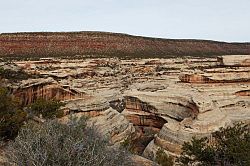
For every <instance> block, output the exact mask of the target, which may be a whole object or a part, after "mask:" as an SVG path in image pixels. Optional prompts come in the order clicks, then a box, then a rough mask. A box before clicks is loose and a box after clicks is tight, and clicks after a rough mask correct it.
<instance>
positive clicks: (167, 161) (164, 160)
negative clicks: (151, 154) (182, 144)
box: [155, 148, 174, 166]
mask: <svg viewBox="0 0 250 166" xmlns="http://www.w3.org/2000/svg"><path fill="white" fill-rule="evenodd" d="M155 160H156V162H157V163H158V164H160V165H161V166H173V165H174V161H173V158H172V157H171V156H168V155H167V154H166V153H165V152H164V150H163V149H162V148H159V149H158V150H157V152H156V158H155Z"/></svg>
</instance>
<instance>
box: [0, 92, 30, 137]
mask: <svg viewBox="0 0 250 166" xmlns="http://www.w3.org/2000/svg"><path fill="white" fill-rule="evenodd" d="M25 119H26V113H25V112H24V111H22V110H21V109H20V108H19V106H18V102H17V101H15V100H13V99H12V98H11V97H10V96H9V95H8V91H7V89H5V88H0V140H8V139H13V138H15V137H16V136H17V134H18V131H19V129H20V127H21V126H22V125H23V122H24V121H25Z"/></svg>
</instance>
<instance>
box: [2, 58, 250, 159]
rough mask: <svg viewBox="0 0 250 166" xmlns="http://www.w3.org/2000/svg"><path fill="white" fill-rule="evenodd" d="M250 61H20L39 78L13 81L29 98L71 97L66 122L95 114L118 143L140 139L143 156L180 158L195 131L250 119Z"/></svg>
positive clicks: (94, 122)
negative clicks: (159, 153) (161, 153)
mask: <svg viewBox="0 0 250 166" xmlns="http://www.w3.org/2000/svg"><path fill="white" fill-rule="evenodd" d="M249 62H250V55H244V56H243V55H238V56H235V55H228V56H219V57H217V58H203V59H201V58H190V57H185V58H169V59H166V58H165V59H158V58H155V59H130V60H121V59H117V58H102V59H98V58H93V59H85V60H68V59H50V60H46V59H45V60H44V59H41V60H39V61H16V62H15V65H16V67H15V65H13V64H12V68H14V69H17V68H18V69H23V71H24V72H25V73H27V74H28V75H30V74H32V73H33V75H36V77H38V78H33V79H28V80H21V81H16V82H10V83H6V85H7V86H8V87H9V89H11V90H12V93H13V95H14V96H16V97H19V98H21V101H23V104H29V103H31V102H33V101H34V100H35V99H36V98H46V99H51V98H56V99H59V100H62V101H64V102H65V103H66V106H65V108H64V110H65V115H66V116H65V117H64V119H62V120H65V119H67V115H68V114H70V113H73V114H75V115H77V116H82V115H85V116H89V117H90V118H89V122H88V125H90V126H95V127H96V128H97V130H98V131H99V132H100V133H102V134H103V135H105V136H107V137H109V138H110V140H111V142H112V143H113V144H114V145H119V144H121V142H123V141H124V140H126V139H127V138H129V139H132V143H133V146H134V147H133V148H134V150H135V152H136V153H137V154H139V155H142V156H144V157H147V158H150V159H153V158H154V157H155V153H156V151H157V149H158V148H160V147H162V148H163V149H164V150H165V151H166V152H167V153H168V154H170V155H173V156H178V155H179V154H180V153H181V145H182V144H183V143H184V142H185V141H189V140H190V139H191V138H192V137H193V136H196V137H204V136H208V137H209V136H210V134H211V133H212V132H214V131H216V130H218V129H219V128H220V127H225V126H228V125H232V124H233V123H235V122H246V123H250V111H249V110H250V98H249V96H250V75H249V71H250V63H249ZM9 65H10V64H2V66H4V67H5V68H7V67H6V66H9ZM34 73H35V74H34ZM1 79H2V80H3V78H1ZM1 82H3V81H1Z"/></svg>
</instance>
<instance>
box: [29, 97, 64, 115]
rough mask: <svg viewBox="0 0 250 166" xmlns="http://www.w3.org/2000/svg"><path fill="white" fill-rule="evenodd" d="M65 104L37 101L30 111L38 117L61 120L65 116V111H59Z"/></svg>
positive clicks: (53, 101)
mask: <svg viewBox="0 0 250 166" xmlns="http://www.w3.org/2000/svg"><path fill="white" fill-rule="evenodd" d="M63 105H64V104H63V103H62V102H60V101H57V100H45V99H37V100H36V101H35V102H34V103H32V104H31V105H30V106H29V111H30V112H31V113H32V114H34V115H36V116H40V115H42V117H43V118H46V119H51V118H60V117H62V116H63V111H62V110H59V108H60V107H61V106H63Z"/></svg>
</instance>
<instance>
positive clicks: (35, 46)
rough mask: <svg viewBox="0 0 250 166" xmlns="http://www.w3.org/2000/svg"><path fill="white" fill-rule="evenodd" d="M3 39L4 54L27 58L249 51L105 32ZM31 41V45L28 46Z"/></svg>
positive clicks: (202, 42) (240, 45)
mask: <svg viewBox="0 0 250 166" xmlns="http://www.w3.org/2000/svg"><path fill="white" fill-rule="evenodd" d="M36 36H39V37H36ZM0 41H4V42H3V44H2V46H1V47H0V51H1V52H0V54H1V55H3V56H5V57H7V56H8V57H15V58H20V57H24V58H25V59H29V58H31V57H32V58H34V57H71V58H72V57H75V56H76V55H82V56H85V57H86V56H88V57H98V58H100V57H119V58H124V57H126V58H127V57H128V58H166V57H176V56H179V57H182V56H196V57H211V56H216V55H225V54H227V55H234V54H235V55H238V54H244V55H247V54H249V52H250V45H249V44H248V43H225V42H216V41H208V40H171V39H159V38H149V37H141V36H131V35H126V34H116V33H105V32H68V33H50V32H44V33H42V32H40V33H13V34H10V33H9V34H1V35H0ZM113 41H116V42H113ZM5 43H11V44H5ZM72 43H74V45H72ZM30 44H32V47H29V45H30Z"/></svg>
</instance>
